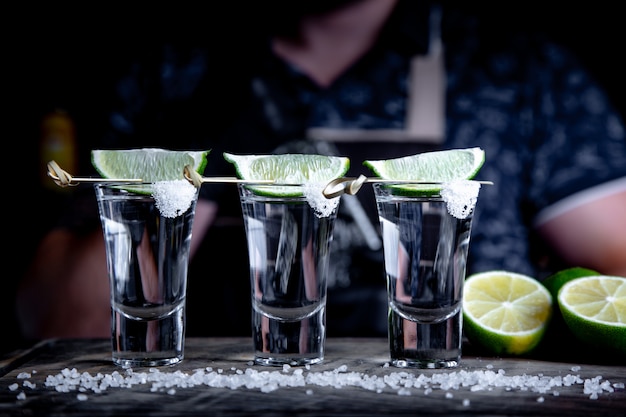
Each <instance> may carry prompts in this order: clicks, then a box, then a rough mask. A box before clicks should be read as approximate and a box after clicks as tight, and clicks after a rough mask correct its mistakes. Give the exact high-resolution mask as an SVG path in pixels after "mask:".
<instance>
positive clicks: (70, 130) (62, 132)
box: [39, 110, 78, 191]
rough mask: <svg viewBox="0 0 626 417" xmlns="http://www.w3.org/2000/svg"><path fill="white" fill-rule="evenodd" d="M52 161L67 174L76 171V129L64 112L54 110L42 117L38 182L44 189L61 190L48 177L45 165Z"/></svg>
mask: <svg viewBox="0 0 626 417" xmlns="http://www.w3.org/2000/svg"><path fill="white" fill-rule="evenodd" d="M53 160H54V161H56V162H57V163H58V164H59V165H60V166H62V167H64V168H65V169H67V170H68V171H69V172H77V171H78V161H77V150H76V129H75V126H74V121H73V120H72V118H71V117H70V115H69V114H68V113H67V112H66V111H64V110H54V111H52V112H50V113H48V114H46V115H45V116H44V117H43V119H42V120H41V136H40V142H39V161H40V163H39V166H40V170H41V172H40V181H41V182H42V185H43V186H44V187H46V188H49V189H54V190H56V191H59V190H63V188H60V187H57V186H55V184H54V182H53V181H50V178H49V177H48V170H47V163H48V161H53Z"/></svg>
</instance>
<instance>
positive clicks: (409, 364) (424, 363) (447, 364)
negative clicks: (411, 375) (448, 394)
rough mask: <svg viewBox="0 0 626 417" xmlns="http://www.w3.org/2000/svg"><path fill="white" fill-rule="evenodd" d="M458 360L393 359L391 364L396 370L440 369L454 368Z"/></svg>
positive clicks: (457, 364)
mask: <svg viewBox="0 0 626 417" xmlns="http://www.w3.org/2000/svg"><path fill="white" fill-rule="evenodd" d="M459 362H460V361H459V360H453V359H450V360H434V361H433V360H415V359H393V360H392V361H391V364H392V365H393V366H395V367H396V368H421V369H442V368H455V367H457V366H459Z"/></svg>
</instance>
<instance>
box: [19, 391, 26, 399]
mask: <svg viewBox="0 0 626 417" xmlns="http://www.w3.org/2000/svg"><path fill="white" fill-rule="evenodd" d="M17 399H18V400H25V399H26V394H24V392H23V391H22V392H20V393H19V394H17Z"/></svg>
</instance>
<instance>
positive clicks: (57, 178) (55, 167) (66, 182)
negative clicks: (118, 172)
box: [48, 161, 143, 187]
mask: <svg viewBox="0 0 626 417" xmlns="http://www.w3.org/2000/svg"><path fill="white" fill-rule="evenodd" d="M48 176H49V177H50V178H52V179H53V180H54V182H55V183H56V185H58V186H59V187H70V186H76V185H78V184H80V183H84V182H88V183H118V182H119V183H128V182H133V183H137V182H143V180H142V179H141V178H130V179H126V178H90V177H74V176H72V175H70V174H69V173H68V172H67V171H65V170H63V169H61V167H60V166H59V164H57V163H56V162H55V161H50V162H48Z"/></svg>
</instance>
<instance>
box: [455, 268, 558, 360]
mask: <svg viewBox="0 0 626 417" xmlns="http://www.w3.org/2000/svg"><path fill="white" fill-rule="evenodd" d="M463 291H464V296H463V319H464V321H463V325H464V329H465V334H466V336H467V338H468V339H469V341H470V342H472V343H474V344H475V345H477V346H480V347H482V348H483V349H485V350H486V351H488V352H490V353H493V354H496V355H500V354H508V355H524V354H528V353H530V352H531V351H532V350H533V349H535V348H536V347H537V346H538V345H539V343H540V342H541V340H542V339H543V336H544V334H545V331H546V328H547V326H548V323H549V320H550V317H551V315H552V302H553V300H552V296H551V295H550V292H549V291H548V290H547V289H546V288H545V287H544V286H543V285H542V284H541V283H540V282H539V281H537V280H535V279H534V278H531V277H529V276H526V275H522V274H517V273H513V272H509V271H488V272H481V273H477V274H474V275H471V276H469V277H468V278H467V279H466V281H465V286H464V290H463Z"/></svg>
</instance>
